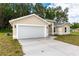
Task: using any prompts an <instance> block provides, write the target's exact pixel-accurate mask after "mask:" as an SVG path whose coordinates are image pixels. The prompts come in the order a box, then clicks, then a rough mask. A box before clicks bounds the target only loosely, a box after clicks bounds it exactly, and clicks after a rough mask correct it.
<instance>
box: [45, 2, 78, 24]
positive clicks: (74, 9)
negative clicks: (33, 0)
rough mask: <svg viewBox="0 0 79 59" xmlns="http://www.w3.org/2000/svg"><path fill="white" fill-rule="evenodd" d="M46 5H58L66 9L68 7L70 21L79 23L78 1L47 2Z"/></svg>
mask: <svg viewBox="0 0 79 59" xmlns="http://www.w3.org/2000/svg"><path fill="white" fill-rule="evenodd" d="M44 6H45V7H56V6H61V7H62V9H63V10H64V9H65V8H66V7H67V8H69V11H68V19H69V20H68V21H69V22H70V23H74V22H78V23H79V4H78V3H47V4H44Z"/></svg>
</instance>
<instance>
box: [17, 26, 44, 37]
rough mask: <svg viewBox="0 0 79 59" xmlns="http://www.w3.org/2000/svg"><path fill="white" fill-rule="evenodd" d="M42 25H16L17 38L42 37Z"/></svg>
mask: <svg viewBox="0 0 79 59" xmlns="http://www.w3.org/2000/svg"><path fill="white" fill-rule="evenodd" d="M44 31H45V27H44V26H23V25H19V26H18V32H17V33H18V38H37V37H44V35H45V33H44Z"/></svg>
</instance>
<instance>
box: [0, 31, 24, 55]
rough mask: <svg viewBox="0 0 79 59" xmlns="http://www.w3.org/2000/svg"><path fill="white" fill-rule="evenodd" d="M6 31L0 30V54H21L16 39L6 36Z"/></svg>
mask: <svg viewBox="0 0 79 59" xmlns="http://www.w3.org/2000/svg"><path fill="white" fill-rule="evenodd" d="M5 33H7V31H6V30H5V31H0V56H21V55H23V51H22V48H21V45H20V44H19V42H18V41H17V40H13V39H12V36H8V35H7V34H5Z"/></svg>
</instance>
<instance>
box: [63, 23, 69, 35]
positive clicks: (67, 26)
mask: <svg viewBox="0 0 79 59" xmlns="http://www.w3.org/2000/svg"><path fill="white" fill-rule="evenodd" d="M65 27H66V28H67V32H65V31H64V29H65ZM62 32H63V34H70V26H69V25H68V24H66V25H64V26H63V27H62Z"/></svg>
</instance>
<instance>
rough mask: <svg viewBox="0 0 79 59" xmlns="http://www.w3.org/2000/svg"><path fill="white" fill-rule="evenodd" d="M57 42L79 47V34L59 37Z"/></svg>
mask: <svg viewBox="0 0 79 59" xmlns="http://www.w3.org/2000/svg"><path fill="white" fill-rule="evenodd" d="M56 40H59V41H63V42H66V43H70V44H73V45H77V46H79V33H71V34H70V35H59V36H57V38H56Z"/></svg>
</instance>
